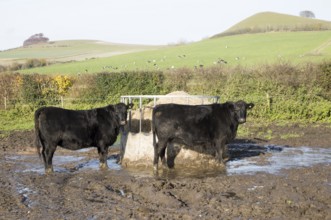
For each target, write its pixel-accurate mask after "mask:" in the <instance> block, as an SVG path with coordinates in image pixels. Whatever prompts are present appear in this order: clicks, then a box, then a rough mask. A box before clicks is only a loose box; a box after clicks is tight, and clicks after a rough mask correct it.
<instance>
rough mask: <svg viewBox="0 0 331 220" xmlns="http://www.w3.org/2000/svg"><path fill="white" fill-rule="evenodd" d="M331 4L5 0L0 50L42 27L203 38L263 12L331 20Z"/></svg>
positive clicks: (0, 3)
mask: <svg viewBox="0 0 331 220" xmlns="http://www.w3.org/2000/svg"><path fill="white" fill-rule="evenodd" d="M330 8H331V1H330V0H230V1H222V0H0V12H1V13H0V22H1V29H0V50H5V49H10V48H14V47H19V46H21V45H22V44H23V41H24V40H26V39H27V38H29V37H30V36H31V35H33V34H36V33H44V35H45V36H46V37H48V38H49V39H50V40H52V41H56V40H70V39H92V40H102V41H107V42H114V43H131V44H148V45H160V44H164V45H166V44H169V43H176V42H179V41H187V42H191V41H199V40H201V39H203V38H206V37H210V36H212V35H214V34H217V33H220V32H222V31H225V30H226V29H228V28H230V27H231V26H232V25H234V24H236V23H238V22H239V21H241V20H243V19H245V18H247V17H249V16H251V15H254V14H256V13H258V12H265V11H272V12H278V13H284V14H290V15H299V13H300V11H303V10H310V11H312V12H313V13H314V14H315V16H316V18H318V19H322V20H328V21H331V13H330Z"/></svg>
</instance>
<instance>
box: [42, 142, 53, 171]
mask: <svg viewBox="0 0 331 220" xmlns="http://www.w3.org/2000/svg"><path fill="white" fill-rule="evenodd" d="M55 150H56V145H52V144H48V143H45V147H44V148H43V149H42V152H41V153H42V156H43V160H44V165H45V173H46V174H50V173H52V172H53V163H52V160H53V156H54V152H55Z"/></svg>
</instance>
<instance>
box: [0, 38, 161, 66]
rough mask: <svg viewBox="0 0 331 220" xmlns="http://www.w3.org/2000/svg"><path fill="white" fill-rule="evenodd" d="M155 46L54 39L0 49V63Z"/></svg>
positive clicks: (83, 56)
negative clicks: (9, 48) (4, 49)
mask: <svg viewBox="0 0 331 220" xmlns="http://www.w3.org/2000/svg"><path fill="white" fill-rule="evenodd" d="M156 48H160V46H146V45H130V44H115V43H107V42H103V41H96V40H68V41H54V42H49V43H42V44H35V45H31V46H28V47H19V48H15V49H12V50H6V51H1V52H0V64H1V63H2V64H6V63H10V62H13V61H16V62H23V61H24V60H25V59H31V58H37V59H47V60H48V61H51V62H66V61H72V60H75V61H77V60H85V59H91V58H97V57H110V56H114V55H118V54H125V53H132V52H137V51H145V50H153V49H156Z"/></svg>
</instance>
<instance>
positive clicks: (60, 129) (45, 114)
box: [34, 103, 132, 173]
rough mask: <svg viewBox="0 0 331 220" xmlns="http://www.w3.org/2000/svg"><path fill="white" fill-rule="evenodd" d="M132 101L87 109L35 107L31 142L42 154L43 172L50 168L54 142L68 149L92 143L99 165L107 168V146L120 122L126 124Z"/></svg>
mask: <svg viewBox="0 0 331 220" xmlns="http://www.w3.org/2000/svg"><path fill="white" fill-rule="evenodd" d="M131 107H132V104H129V105H125V104H123V103H118V104H116V105H108V106H106V107H103V108H95V109H90V110H77V111H76V110H67V109H63V108H56V107H42V108H39V109H38V110H36V112H35V115H34V122H35V146H36V147H37V150H38V154H39V157H41V155H42V157H43V161H44V164H45V172H46V173H51V172H53V165H52V159H53V155H54V152H55V150H56V147H57V146H61V147H63V148H66V149H70V150H78V149H81V148H86V147H92V146H93V147H96V148H97V149H98V153H99V157H100V167H101V168H107V155H108V147H109V146H111V145H113V144H114V142H115V141H116V138H117V136H118V134H119V130H120V126H123V125H125V124H126V118H127V110H128V108H131Z"/></svg>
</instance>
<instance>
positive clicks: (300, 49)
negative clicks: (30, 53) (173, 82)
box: [21, 31, 331, 74]
mask: <svg viewBox="0 0 331 220" xmlns="http://www.w3.org/2000/svg"><path fill="white" fill-rule="evenodd" d="M324 60H331V31H309V32H271V33H259V34H242V35H234V36H226V37H220V38H214V39H207V40H204V41H200V42H197V43H192V44H188V45H181V46H174V47H166V48H162V49H157V50H150V51H144V52H137V53H130V54H123V55H118V56H112V57H105V58H98V59H90V60H85V61H81V62H71V63H65V64H55V65H51V66H47V67H42V68H35V69H29V70H24V71H21V72H24V73H33V72H38V73H42V74H52V73H63V74H77V73H84V72H88V73H96V72H103V71H132V70H166V69H176V68H181V67H187V68H202V67H208V66H216V65H227V66H235V65H241V66H254V65H259V64H265V63H274V62H280V61H283V62H284V61H285V62H287V61H288V62H293V63H303V62H321V61H324Z"/></svg>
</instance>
